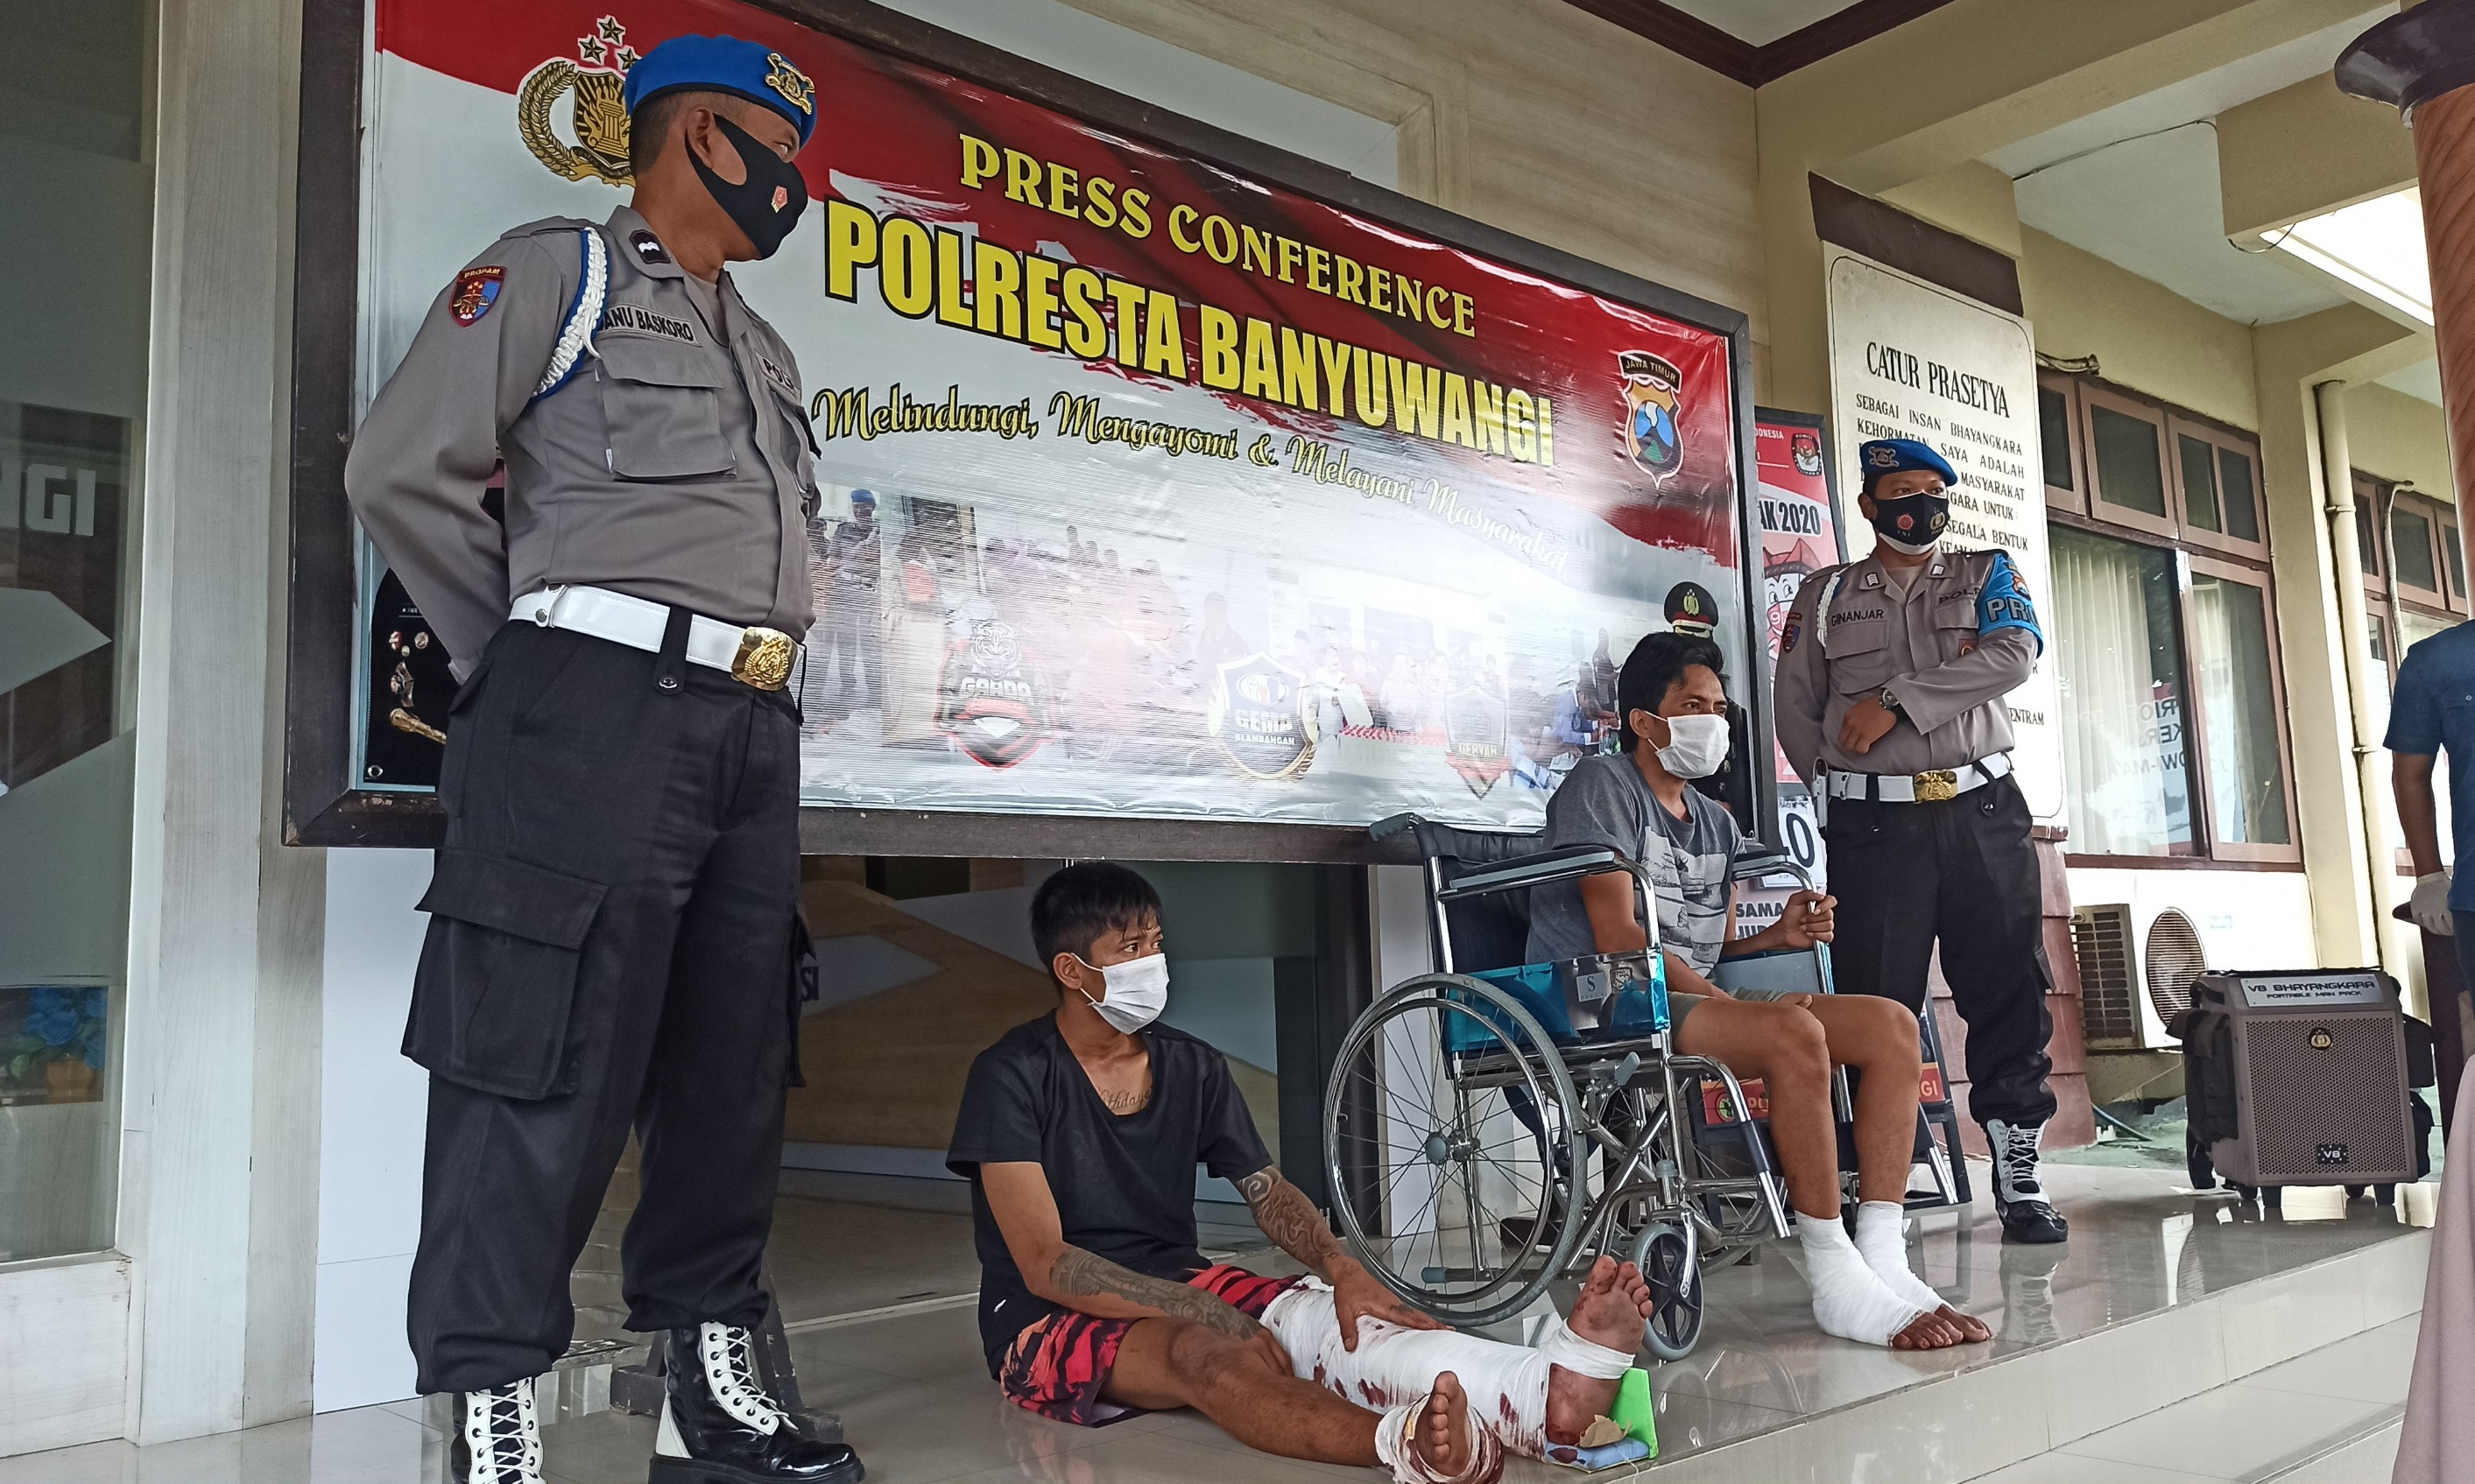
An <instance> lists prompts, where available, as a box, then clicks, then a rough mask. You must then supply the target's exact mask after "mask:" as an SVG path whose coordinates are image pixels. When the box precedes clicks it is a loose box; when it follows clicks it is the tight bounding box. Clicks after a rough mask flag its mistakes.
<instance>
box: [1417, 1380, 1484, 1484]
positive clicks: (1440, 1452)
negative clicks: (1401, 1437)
mask: <svg viewBox="0 0 2475 1484" xmlns="http://www.w3.org/2000/svg"><path fill="white" fill-rule="evenodd" d="M1409 1446H1410V1447H1411V1448H1414V1449H1416V1450H1417V1454H1418V1457H1419V1458H1420V1459H1422V1460H1424V1461H1425V1463H1426V1465H1427V1471H1428V1472H1430V1473H1433V1474H1434V1476H1435V1477H1437V1478H1439V1479H1457V1478H1459V1477H1460V1476H1461V1475H1462V1474H1464V1473H1466V1472H1469V1466H1470V1423H1469V1397H1468V1396H1467V1394H1465V1393H1464V1392H1462V1390H1461V1381H1460V1377H1459V1376H1457V1375H1453V1374H1452V1373H1451V1372H1450V1371H1444V1372H1439V1373H1437V1375H1436V1376H1435V1389H1434V1391H1432V1392H1429V1393H1428V1394H1427V1405H1426V1409H1425V1410H1423V1411H1421V1412H1420V1413H1419V1414H1418V1420H1417V1422H1416V1423H1413V1424H1412V1425H1411V1427H1410V1432H1409Z"/></svg>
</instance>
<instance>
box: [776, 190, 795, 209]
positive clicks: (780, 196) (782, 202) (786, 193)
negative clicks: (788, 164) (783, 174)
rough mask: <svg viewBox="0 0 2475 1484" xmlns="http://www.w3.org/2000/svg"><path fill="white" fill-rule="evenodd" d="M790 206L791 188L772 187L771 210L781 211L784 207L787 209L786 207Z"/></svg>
mask: <svg viewBox="0 0 2475 1484" xmlns="http://www.w3.org/2000/svg"><path fill="white" fill-rule="evenodd" d="M790 204H791V187H789V186H787V185H776V186H774V187H773V209H774V210H776V211H779V210H781V209H782V208H783V207H787V206H789V205H790Z"/></svg>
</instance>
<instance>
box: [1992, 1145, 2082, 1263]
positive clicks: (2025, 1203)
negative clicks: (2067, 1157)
mask: <svg viewBox="0 0 2475 1484" xmlns="http://www.w3.org/2000/svg"><path fill="white" fill-rule="evenodd" d="M2045 1133H2046V1129H2045V1126H2044V1125H2043V1124H2031V1125H2029V1126H2027V1127H2025V1128H2022V1126H2020V1125H2018V1124H2010V1123H2004V1122H2003V1121H2002V1120H2001V1119H1999V1118H1989V1119H1987V1120H1986V1121H1985V1141H1986V1142H1987V1143H1988V1144H1990V1145H1992V1146H1993V1150H1994V1209H1995V1211H1996V1213H1997V1214H1998V1215H2000V1216H2001V1218H2002V1240H2004V1241H2005V1242H2065V1241H2069V1240H2070V1239H2071V1223H2069V1222H2067V1221H2065V1220H2063V1217H2062V1213H2061V1212H2059V1211H2057V1210H2055V1209H2054V1208H2053V1206H2052V1205H2051V1204H2048V1203H2047V1202H2046V1187H2045V1186H2044V1185H2042V1184H2040V1183H2038V1180H2037V1141H2038V1140H2039V1139H2041V1138H2043V1137H2045Z"/></svg>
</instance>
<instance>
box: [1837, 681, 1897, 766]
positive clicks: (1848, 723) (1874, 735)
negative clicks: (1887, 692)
mask: <svg viewBox="0 0 2475 1484" xmlns="http://www.w3.org/2000/svg"><path fill="white" fill-rule="evenodd" d="M1897 725H1899V718H1898V717H1895V716H1893V715H1892V714H1891V712H1890V709H1889V708H1888V707H1886V706H1884V705H1883V704H1882V698H1881V697H1880V696H1878V695H1869V696H1867V697H1865V698H1864V699H1863V700H1861V701H1858V702H1857V703H1856V704H1855V705H1853V706H1850V707H1849V708H1848V715H1847V716H1846V717H1845V718H1842V719H1841V720H1840V723H1839V745H1840V747H1841V748H1842V749H1843V750H1845V751H1847V752H1850V753H1852V754H1854V755H1855V756H1857V757H1860V758H1861V757H1863V756H1864V755H1865V754H1866V753H1868V752H1871V751H1873V750H1874V744H1875V742H1880V741H1881V740H1882V739H1883V738H1885V737H1888V736H1889V735H1890V734H1891V728H1893V727H1895V726H1897Z"/></svg>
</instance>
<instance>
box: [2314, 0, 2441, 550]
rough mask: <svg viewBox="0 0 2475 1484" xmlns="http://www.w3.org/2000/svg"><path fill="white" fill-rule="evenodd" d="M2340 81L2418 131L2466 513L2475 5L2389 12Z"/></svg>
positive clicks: (2427, 251) (2356, 47)
mask: <svg viewBox="0 0 2475 1484" xmlns="http://www.w3.org/2000/svg"><path fill="white" fill-rule="evenodd" d="M2337 76H2338V85H2339V87H2340V88H2341V89H2343V90H2344V91H2346V92H2349V93H2352V94H2353V95H2355V96H2356V97H2358V98H2369V99H2372V100H2374V101H2376V102H2380V103H2387V104H2391V105H2394V106H2395V107H2396V108H2397V109H2400V110H2401V111H2402V112H2404V114H2405V115H2406V120H2407V123H2408V125H2409V126H2410V127H2412V128H2413V129H2414V164H2415V177H2416V180H2417V182H2418V183H2419V184H2420V185H2421V186H2422V189H2423V241H2424V255H2425V258H2426V259H2427V260H2428V261H2429V263H2430V264H2431V270H2432V313H2433V320H2434V326H2433V330H2434V336H2435V338H2436V339H2437V340H2438V345H2439V359H2440V396H2441V403H2442V405H2443V406H2444V407H2445V408H2446V409H2447V412H2448V416H2449V456H2450V463H2451V466H2452V469H2453V471H2454V474H2455V478H2456V483H2457V486H2458V503H2459V506H2460V508H2461V509H2467V508H2475V505H2470V502H2469V500H2468V499H2467V493H2468V489H2469V481H2470V479H2475V0H2424V3H2423V4H2421V5H2418V6H2416V7H2414V9H2412V10H2409V11H2405V12H2400V13H2399V14H2396V15H2392V16H2390V17H2389V19H2387V20H2385V21H2382V22H2381V23H2380V24H2379V25H2377V26H2374V27H2373V28H2372V29H2371V30H2369V31H2366V32H2365V33H2364V34H2363V35H2362V36H2357V37H2356V38H2355V39H2354V41H2353V42H2352V43H2351V44H2349V45H2348V46H2347V48H2346V49H2345V51H2343V52H2341V53H2340V54H2339V57H2338V72H2337ZM2462 529H2463V523H2462ZM2462 539H2463V536H2462Z"/></svg>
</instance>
